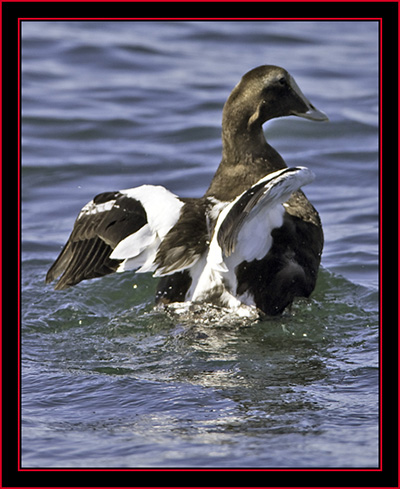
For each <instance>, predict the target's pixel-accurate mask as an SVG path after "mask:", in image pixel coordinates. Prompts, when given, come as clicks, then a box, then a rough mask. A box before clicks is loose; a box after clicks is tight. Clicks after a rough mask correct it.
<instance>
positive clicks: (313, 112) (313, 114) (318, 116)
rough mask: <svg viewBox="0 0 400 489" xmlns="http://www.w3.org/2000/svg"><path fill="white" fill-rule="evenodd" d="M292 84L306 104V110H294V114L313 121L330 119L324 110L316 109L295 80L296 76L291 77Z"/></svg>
mask: <svg viewBox="0 0 400 489" xmlns="http://www.w3.org/2000/svg"><path fill="white" fill-rule="evenodd" d="M290 86H291V88H292V90H293V91H294V92H295V93H296V95H297V96H298V97H299V98H300V99H301V101H302V102H303V104H304V105H305V110H304V111H303V110H302V111H301V112H295V111H293V112H292V114H293V115H296V116H297V117H303V118H304V119H309V120H311V121H317V122H325V121H329V119H328V116H327V115H326V114H325V113H324V112H322V110H318V109H316V108H315V107H314V106H313V104H312V103H311V102H310V101H309V100H308V99H307V98H306V97H305V95H304V94H303V92H302V91H301V90H300V88H299V86H298V85H297V83H296V82H295V80H294V78H293V77H292V76H291V77H290Z"/></svg>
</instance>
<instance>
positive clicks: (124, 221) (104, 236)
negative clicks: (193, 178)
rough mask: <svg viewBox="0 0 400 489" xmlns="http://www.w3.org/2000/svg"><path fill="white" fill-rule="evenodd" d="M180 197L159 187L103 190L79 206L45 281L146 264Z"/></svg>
mask: <svg viewBox="0 0 400 489" xmlns="http://www.w3.org/2000/svg"><path fill="white" fill-rule="evenodd" d="M182 206H183V202H182V201H180V200H179V198H178V197H177V196H176V195H174V194H172V193H171V192H169V191H168V190H166V189H165V188H163V187H158V186H152V185H143V186H142V187H138V188H133V189H128V190H120V191H118V192H105V193H102V194H99V195H97V196H96V197H95V198H94V199H93V200H92V201H91V202H89V203H88V204H87V205H85V206H84V207H83V209H82V210H81V212H80V213H79V215H78V218H77V219H76V221H75V225H74V228H73V230H72V233H71V235H70V237H69V239H68V241H67V243H66V245H65V246H64V248H63V250H62V251H61V253H60V255H59V257H58V258H57V260H56V261H55V262H54V264H53V265H52V266H51V268H50V270H49V271H48V273H47V277H46V281H47V282H51V281H53V280H55V279H56V278H57V277H58V276H60V275H61V274H62V276H61V278H60V280H59V282H58V283H57V285H56V289H65V288H67V287H69V286H71V285H75V284H77V283H79V282H80V281H82V280H85V279H90V278H95V277H101V276H103V275H107V274H109V273H113V272H115V271H124V270H128V269H133V268H139V267H144V269H143V270H140V271H147V269H149V270H150V269H151V267H152V262H153V261H154V258H155V255H156V252H157V249H158V247H159V244H160V242H161V240H162V238H163V237H164V236H165V234H166V233H167V232H168V231H169V230H170V229H171V227H172V226H173V225H174V224H175V223H176V221H177V220H178V219H179V215H180V209H181V207H182Z"/></svg>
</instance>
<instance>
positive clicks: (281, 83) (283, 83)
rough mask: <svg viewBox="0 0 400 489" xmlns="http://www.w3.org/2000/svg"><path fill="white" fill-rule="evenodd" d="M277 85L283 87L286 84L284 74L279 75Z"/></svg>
mask: <svg viewBox="0 0 400 489" xmlns="http://www.w3.org/2000/svg"><path fill="white" fill-rule="evenodd" d="M278 83H279V85H281V86H282V87H284V86H285V85H286V78H285V77H284V76H281V77H280V78H279V80H278Z"/></svg>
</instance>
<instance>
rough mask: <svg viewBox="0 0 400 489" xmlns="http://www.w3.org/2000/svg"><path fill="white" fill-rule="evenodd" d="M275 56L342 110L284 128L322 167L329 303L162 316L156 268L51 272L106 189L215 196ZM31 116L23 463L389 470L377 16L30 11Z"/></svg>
mask: <svg viewBox="0 0 400 489" xmlns="http://www.w3.org/2000/svg"><path fill="white" fill-rule="evenodd" d="M260 64H277V65H281V66H283V67H285V68H286V69H288V70H289V72H290V73H291V74H292V75H293V76H294V77H295V78H296V81H297V82H298V84H299V85H300V87H301V88H302V90H303V92H304V93H305V94H306V95H307V96H308V97H309V98H310V100H311V101H312V103H313V104H314V105H316V107H318V108H319V109H321V110H323V111H325V112H326V113H327V114H328V115H329V117H330V122H329V123H327V124H317V123H312V122H310V121H305V120H301V119H298V118H286V119H281V120H277V121H273V122H271V123H269V124H267V125H266V133H267V138H268V140H269V142H270V143H271V144H272V145H273V146H274V147H275V148H276V149H277V150H278V151H279V152H280V153H281V154H282V156H283V157H284V158H285V160H286V162H287V163H288V164H289V165H305V166H308V167H310V168H311V169H312V170H313V172H314V173H315V174H316V176H317V178H316V180H315V182H314V183H313V184H312V185H310V186H308V187H307V188H306V189H305V190H306V193H307V196H308V197H309V198H310V200H311V201H312V202H313V204H314V205H315V206H316V207H317V209H318V210H319V212H320V215H321V218H322V221H323V225H324V232H325V240H326V243H325V249H324V254H323V259H322V269H321V272H320V276H319V280H318V284H317V288H316V290H315V292H314V294H313V296H312V298H311V299H310V300H301V301H298V302H297V303H296V304H295V305H294V306H293V307H292V309H291V310H290V311H287V312H286V313H285V314H284V315H283V316H282V317H280V318H275V319H273V320H268V321H262V322H257V323H253V324H249V323H248V322H246V323H240V322H238V321H236V320H233V319H232V318H229V317H224V316H220V315H216V314H215V311H212V310H206V311H204V312H203V314H200V313H199V314H192V315H191V316H182V317H179V316H176V315H175V314H173V313H166V312H163V311H156V310H154V309H153V295H154V291H155V282H154V280H153V279H152V278H151V276H149V275H135V274H134V273H125V274H122V275H120V274H117V275H113V276H108V277H104V278H102V279H99V280H94V281H88V282H86V283H82V284H80V285H78V286H76V287H74V288H71V289H68V290H67V291H64V292H55V291H54V290H53V288H52V286H49V285H45V284H44V277H45V274H46V271H47V269H48V267H49V266H50V265H51V263H52V261H53V260H54V259H55V258H56V256H57V254H58V253H59V251H60V249H61V246H62V245H63V244H64V243H65V241H66V239H67V237H68V235H69V232H70V230H71V229H72V225H73V222H74V220H75V218H76V216H77V214H78V212H79V210H80V209H81V207H82V206H83V205H84V204H85V203H86V202H88V201H89V200H91V198H92V197H93V196H94V195H96V194H97V193H99V192H101V191H106V190H118V189H120V188H127V187H134V186H138V185H141V184H144V183H152V184H160V185H164V186H166V187H167V188H169V189H170V190H172V191H173V192H175V193H178V194H179V195H181V196H194V197H196V196H201V195H202V194H203V193H204V191H205V189H206V188H207V187H208V184H209V182H210V180H211V178H212V175H213V173H214V171H215V169H216V167H217V165H218V163H219V159H220V152H221V146H220V124H221V111H222V106H223V104H224V102H225V100H226V98H227V96H228V95H229V93H230V91H231V89H232V88H233V86H234V85H235V84H236V83H237V82H238V81H239V79H240V77H241V76H242V75H243V74H244V73H245V72H246V71H248V70H249V69H251V68H253V67H255V66H258V65H260ZM22 116H23V117H22V248H23V251H22V323H21V333H22V359H21V361H22V423H23V424H22V466H23V467H132V468H134V467H235V468H236V467H266V468H268V467H278V468H280V467H377V465H378V445H379V432H378V424H379V423H378V414H379V413H378V394H379V393H378V384H379V382H378V380H379V368H378V367H379V363H378V345H379V324H378V323H379V315H378V256H379V255H378V225H379V220H378V207H379V205H378V203H379V200H378V174H379V162H378V24H377V23H376V22H276V21H275V22H273V21H270V22H27V21H25V22H23V27H22Z"/></svg>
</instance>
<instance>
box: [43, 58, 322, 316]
mask: <svg viewBox="0 0 400 489" xmlns="http://www.w3.org/2000/svg"><path fill="white" fill-rule="evenodd" d="M285 115H298V116H300V117H305V118H309V119H312V120H321V121H322V120H326V119H327V118H326V116H325V115H324V114H323V113H322V112H320V111H318V110H317V109H315V108H314V107H313V106H312V105H311V104H310V102H309V101H308V100H307V99H306V98H305V97H304V95H303V94H302V92H301V91H300V89H299V88H298V86H297V84H296V82H295V81H294V80H293V78H292V77H291V75H290V74H289V73H287V72H286V71H285V70H283V69H282V68H279V67H275V66H261V67H259V68H255V69H254V70H252V71H250V72H249V73H247V74H246V75H245V76H244V77H243V78H242V80H241V82H240V83H239V84H238V85H237V86H236V87H235V88H234V90H233V91H232V93H231V95H230V97H229V98H228V100H227V102H226V104H225V106H224V111H223V120H222V143H223V151H222V160H221V163H220V166H219V168H218V170H217V172H216V174H215V176H214V178H213V180H212V182H211V184H210V187H209V188H208V190H207V191H206V193H205V195H204V196H203V197H201V198H199V199H187V198H185V199H184V198H179V197H178V196H176V195H174V194H172V193H171V192H169V191H168V190H166V189H165V188H163V187H159V186H151V185H144V186H142V187H137V188H133V189H127V190H121V191H118V192H105V193H102V194H99V195H98V196H97V197H95V198H94V199H93V201H91V202H89V203H88V204H87V205H86V206H84V208H83V209H82V211H81V212H80V214H79V216H78V218H77V220H76V222H75V226H74V229H73V231H72V233H71V236H70V238H69V240H68V242H67V244H66V245H65V247H64V249H63V250H62V252H61V253H60V256H59V257H58V258H57V260H56V262H55V263H54V264H53V266H52V267H51V268H50V270H49V272H48V275H47V281H51V280H54V279H55V278H56V277H57V276H59V275H60V274H61V273H63V274H62V276H61V279H60V280H59V282H58V284H57V286H56V288H57V289H63V288H66V287H68V286H70V285H74V284H76V283H78V282H80V281H81V280H84V279H86V278H93V277H98V276H102V275H105V274H108V273H112V272H114V271H117V272H122V271H125V270H131V269H133V270H136V271H137V272H153V274H154V276H156V277H161V279H160V282H159V285H158V289H157V294H156V300H157V302H162V303H171V302H182V301H194V302H211V303H215V304H219V305H223V306H226V307H230V308H232V309H237V308H240V307H242V306H254V307H256V308H258V309H259V310H261V311H263V312H264V313H265V314H268V315H274V314H278V313H280V312H282V311H283V310H284V309H285V307H286V306H287V305H289V304H290V303H291V302H292V301H293V299H294V297H298V296H305V297H308V296H309V295H310V294H311V292H312V291H313V289H314V287H315V282H316V278H317V273H318V268H319V263H320V259H321V253H322V247H323V233H322V226H321V222H320V219H319V216H318V213H317V211H316V210H315V209H314V207H313V206H312V205H311V203H310V202H309V201H308V199H307V198H306V197H305V195H304V194H303V193H302V191H301V190H300V187H301V186H303V185H306V184H308V183H310V182H311V181H312V180H313V178H314V177H313V175H312V173H311V172H310V170H308V169H307V168H305V167H294V168H287V166H286V164H285V162H284V160H283V159H282V157H281V156H280V155H279V153H277V151H276V150H275V149H273V148H272V147H271V146H270V145H269V144H268V143H267V141H266V140H265V137H264V133H263V130H262V125H263V124H264V122H266V121H267V120H269V119H272V118H274V117H281V116H285Z"/></svg>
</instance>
